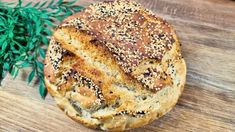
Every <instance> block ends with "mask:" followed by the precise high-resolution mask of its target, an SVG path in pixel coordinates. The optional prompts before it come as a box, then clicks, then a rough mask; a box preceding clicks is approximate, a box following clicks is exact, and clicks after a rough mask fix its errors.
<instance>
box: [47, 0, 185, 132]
mask: <svg viewBox="0 0 235 132" xmlns="http://www.w3.org/2000/svg"><path fill="white" fill-rule="evenodd" d="M44 72H45V83H46V86H47V89H48V91H49V93H50V94H51V95H52V96H53V97H54V99H55V101H56V103H57V104H58V106H59V107H60V108H61V109H62V110H63V111H64V112H65V113H66V114H67V115H68V116H69V117H70V118H72V119H73V120H75V121H77V122H80V123H82V124H84V125H85V126H88V127H91V128H95V129H102V130H110V131H121V130H127V129H132V128H137V127H141V126H143V125H146V124H148V123H150V122H151V121H153V120H155V119H157V118H159V117H161V116H162V115H164V114H166V113H167V112H168V111H170V110H171V109H172V107H173V106H174V105H175V104H176V103H177V100H178V98H179V96H180V95H181V93H182V91H183V88H184V84H185V78H186V65H185V62H184V59H183V58H182V55H181V51H180V43H179V41H178V39H177V36H176V34H175V31H174V30H173V28H172V26H171V25H169V24H168V23H167V22H166V21H165V20H163V19H162V18H160V17H157V16H155V15H154V14H153V13H152V12H151V11H149V10H146V9H144V8H143V7H142V6H140V5H139V4H137V3H136V2H133V1H127V0H117V1H114V2H100V3H95V4H92V5H90V6H89V7H87V8H86V9H84V10H83V11H81V12H79V13H77V14H75V15H73V16H70V17H68V18H66V19H65V20H64V21H63V22H62V24H61V25H60V26H58V28H57V29H56V30H55V32H54V35H53V36H52V38H51V41H50V45H49V49H48V52H47V55H46V59H45V69H44Z"/></svg>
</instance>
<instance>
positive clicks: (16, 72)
mask: <svg viewBox="0 0 235 132" xmlns="http://www.w3.org/2000/svg"><path fill="white" fill-rule="evenodd" d="M18 74H19V69H18V68H16V71H15V74H14V75H13V78H14V79H16V77H17V76H18Z"/></svg>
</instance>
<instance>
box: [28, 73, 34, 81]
mask: <svg viewBox="0 0 235 132" xmlns="http://www.w3.org/2000/svg"><path fill="white" fill-rule="evenodd" d="M34 76H35V70H33V71H31V72H30V74H29V77H28V83H30V82H31V81H32V80H33V78H34Z"/></svg>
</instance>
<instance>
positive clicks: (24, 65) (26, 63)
mask: <svg viewBox="0 0 235 132" xmlns="http://www.w3.org/2000/svg"><path fill="white" fill-rule="evenodd" d="M20 66H21V67H22V68H25V67H29V66H31V64H30V63H29V62H28V61H24V62H23V63H22V64H21V65H20Z"/></svg>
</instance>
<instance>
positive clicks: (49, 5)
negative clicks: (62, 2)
mask: <svg viewBox="0 0 235 132" xmlns="http://www.w3.org/2000/svg"><path fill="white" fill-rule="evenodd" d="M54 2H55V1H54V0H51V2H50V3H49V4H48V6H47V7H51V6H52V5H53V4H54Z"/></svg>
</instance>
